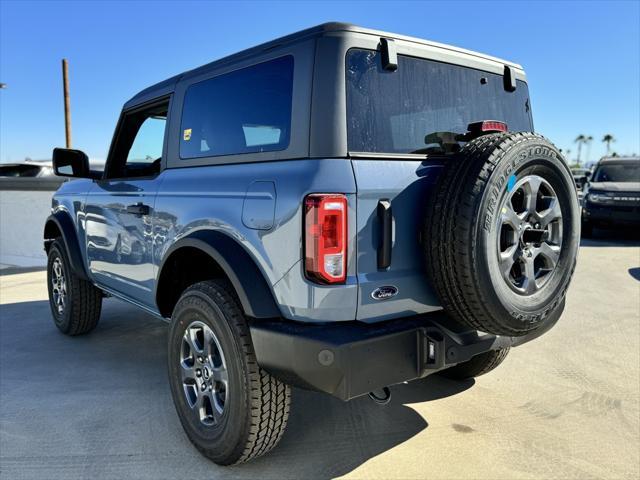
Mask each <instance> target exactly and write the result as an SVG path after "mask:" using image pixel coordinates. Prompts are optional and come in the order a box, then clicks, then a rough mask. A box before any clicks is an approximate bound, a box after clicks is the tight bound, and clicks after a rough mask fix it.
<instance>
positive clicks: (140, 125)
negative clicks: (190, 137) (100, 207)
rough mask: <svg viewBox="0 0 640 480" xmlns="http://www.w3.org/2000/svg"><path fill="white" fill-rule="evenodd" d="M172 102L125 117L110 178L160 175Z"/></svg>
mask: <svg viewBox="0 0 640 480" xmlns="http://www.w3.org/2000/svg"><path fill="white" fill-rule="evenodd" d="M168 106H169V104H168V101H167V102H163V103H162V104H159V105H155V106H153V107H150V108H149V109H146V110H143V111H137V112H134V113H131V114H127V115H125V117H124V119H123V122H122V124H121V127H120V130H119V131H118V137H117V139H116V145H115V146H114V150H113V153H112V156H111V157H110V158H109V164H108V165H107V178H131V177H148V176H153V175H156V174H158V173H159V172H160V162H161V161H162V148H163V146H164V135H165V129H166V124H167V111H168Z"/></svg>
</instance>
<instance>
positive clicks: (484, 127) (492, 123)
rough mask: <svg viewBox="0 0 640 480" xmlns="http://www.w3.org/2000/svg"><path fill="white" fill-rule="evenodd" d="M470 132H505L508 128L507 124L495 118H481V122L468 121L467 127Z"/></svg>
mask: <svg viewBox="0 0 640 480" xmlns="http://www.w3.org/2000/svg"><path fill="white" fill-rule="evenodd" d="M467 130H469V131H470V132H506V131H508V130H509V128H508V127H507V124H506V123H504V122H499V121H497V120H483V121H482V122H474V123H470V124H469V126H468V127H467Z"/></svg>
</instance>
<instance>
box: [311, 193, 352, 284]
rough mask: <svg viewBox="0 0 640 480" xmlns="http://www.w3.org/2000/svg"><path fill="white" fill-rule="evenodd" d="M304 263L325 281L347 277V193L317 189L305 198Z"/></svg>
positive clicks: (342, 280) (339, 280)
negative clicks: (317, 190) (319, 191)
mask: <svg viewBox="0 0 640 480" xmlns="http://www.w3.org/2000/svg"><path fill="white" fill-rule="evenodd" d="M304 223H305V230H304V231H305V241H304V266H305V272H306V274H307V277H309V278H310V279H312V280H315V281H319V282H322V283H342V282H344V281H345V279H346V278H347V197H346V196H344V195H341V194H335V193H331V194H324V193H317V194H313V195H308V196H307V197H306V198H305V199H304Z"/></svg>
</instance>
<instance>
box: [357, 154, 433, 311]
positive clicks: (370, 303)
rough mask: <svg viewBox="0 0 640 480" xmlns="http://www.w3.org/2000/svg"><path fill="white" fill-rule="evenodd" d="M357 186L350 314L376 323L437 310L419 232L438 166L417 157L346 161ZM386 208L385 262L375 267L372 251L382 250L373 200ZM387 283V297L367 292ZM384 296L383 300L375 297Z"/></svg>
mask: <svg viewBox="0 0 640 480" xmlns="http://www.w3.org/2000/svg"><path fill="white" fill-rule="evenodd" d="M352 164H353V171H354V174H355V179H356V187H357V209H356V210H357V227H358V236H357V275H358V285H359V288H358V308H357V315H356V318H357V319H358V320H362V321H366V322H376V321H380V320H386V319H391V318H397V317H403V316H407V315H412V314H419V313H426V312H431V311H434V310H439V309H440V308H441V307H440V305H439V302H438V299H437V298H436V295H435V292H433V291H432V289H431V288H430V287H429V285H428V283H427V278H426V274H425V271H424V255H423V252H422V249H421V245H420V232H421V229H422V227H423V223H424V215H425V210H426V209H425V207H426V203H427V201H428V196H429V192H430V191H431V189H432V188H433V186H434V184H435V180H436V179H437V176H438V174H439V172H440V170H441V164H440V163H438V162H424V161H420V160H367V159H354V160H352ZM384 201H388V202H389V204H390V206H391V218H392V222H391V225H392V227H391V261H390V264H389V266H388V267H387V268H379V265H378V250H380V249H383V248H384V229H385V225H384V223H385V222H384V220H383V218H382V217H381V215H380V214H379V213H378V208H379V207H378V204H379V203H380V202H384ZM381 287H392V288H391V289H387V290H386V291H387V292H394V291H397V294H395V295H393V296H389V295H377V296H378V297H379V299H376V298H374V297H375V296H374V295H372V294H374V292H375V291H376V290H377V289H380V288H381ZM380 297H386V298H380Z"/></svg>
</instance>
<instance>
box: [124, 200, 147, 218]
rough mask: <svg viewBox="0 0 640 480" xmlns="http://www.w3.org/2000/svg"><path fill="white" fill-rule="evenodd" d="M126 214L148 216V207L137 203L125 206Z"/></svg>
mask: <svg viewBox="0 0 640 480" xmlns="http://www.w3.org/2000/svg"><path fill="white" fill-rule="evenodd" d="M127 213H132V214H133V215H149V205H145V204H144V203H142V202H138V203H136V204H135V205H127Z"/></svg>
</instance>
